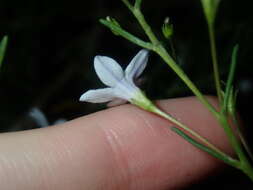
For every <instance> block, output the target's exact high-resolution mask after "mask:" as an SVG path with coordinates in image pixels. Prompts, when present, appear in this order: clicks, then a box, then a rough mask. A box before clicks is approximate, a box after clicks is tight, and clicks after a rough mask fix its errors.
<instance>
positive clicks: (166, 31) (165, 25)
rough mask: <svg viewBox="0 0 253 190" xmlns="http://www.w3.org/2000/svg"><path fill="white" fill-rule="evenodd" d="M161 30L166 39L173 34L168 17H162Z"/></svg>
mask: <svg viewBox="0 0 253 190" xmlns="http://www.w3.org/2000/svg"><path fill="white" fill-rule="evenodd" d="M162 32H163V35H164V37H165V38H166V39H170V38H171V37H172V36H173V33H174V30H173V25H172V24H170V19H169V17H166V18H165V19H164V23H163V26H162Z"/></svg>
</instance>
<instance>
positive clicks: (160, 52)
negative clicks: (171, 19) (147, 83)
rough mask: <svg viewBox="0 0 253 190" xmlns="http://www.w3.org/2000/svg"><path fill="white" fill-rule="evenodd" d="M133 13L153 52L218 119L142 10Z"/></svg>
mask: <svg viewBox="0 0 253 190" xmlns="http://www.w3.org/2000/svg"><path fill="white" fill-rule="evenodd" d="M132 12H133V14H134V16H135V17H136V19H137V20H138V22H139V23H140V25H141V26H142V28H143V30H144V31H145V33H146V35H147V36H148V37H149V39H150V41H151V42H152V44H153V48H152V50H153V51H155V52H156V53H157V54H158V55H160V56H161V57H162V58H163V60H164V61H165V62H166V63H167V64H168V65H169V66H170V67H171V68H172V70H173V71H174V72H175V73H176V74H177V75H178V76H179V77H180V78H181V79H182V80H183V81H184V82H185V84H186V85H187V86H188V87H189V88H190V89H191V91H192V92H193V93H194V94H195V95H196V96H197V97H198V99H199V100H200V101H201V102H202V103H203V104H204V105H205V106H206V107H207V108H208V109H209V110H210V111H211V112H212V113H213V114H214V115H215V116H216V117H218V112H217V111H216V110H215V108H214V107H213V106H212V105H211V104H210V103H209V102H208V100H207V99H206V98H205V97H204V96H203V94H202V93H201V92H200V91H199V89H198V88H197V87H196V86H195V85H194V83H193V82H192V81H191V80H190V79H189V78H188V77H187V75H186V74H185V73H184V71H183V70H182V69H181V68H180V67H179V66H178V65H177V64H176V63H175V61H174V60H173V59H172V57H171V56H170V55H169V54H168V52H167V51H166V49H165V48H164V47H163V46H162V45H161V43H160V42H159V40H158V39H157V38H156V36H155V35H154V33H153V31H152V29H151V27H150V26H149V25H148V23H147V22H146V20H145V18H144V16H143V14H142V13H141V11H140V9H132Z"/></svg>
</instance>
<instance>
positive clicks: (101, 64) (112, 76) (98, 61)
mask: <svg viewBox="0 0 253 190" xmlns="http://www.w3.org/2000/svg"><path fill="white" fill-rule="evenodd" d="M94 67H95V71H96V73H97V75H98V77H99V78H100V80H101V81H102V82H103V83H104V84H106V85H108V86H110V87H114V86H115V85H116V84H117V82H118V81H120V80H121V79H122V78H123V77H124V73H123V70H122V68H121V66H120V65H119V64H118V63H117V62H116V61H114V60H113V59H112V58H110V57H106V56H96V57H95V59H94Z"/></svg>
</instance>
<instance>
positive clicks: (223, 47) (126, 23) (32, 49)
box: [0, 0, 253, 189]
mask: <svg viewBox="0 0 253 190" xmlns="http://www.w3.org/2000/svg"><path fill="white" fill-rule="evenodd" d="M250 5H251V1H250V0H244V1H243V2H239V1H236V0H222V1H221V4H220V9H219V11H218V16H217V22H216V32H217V46H218V56H219V65H220V71H221V78H222V80H224V81H225V80H226V78H227V74H228V68H229V63H230V58H231V52H232V48H233V46H234V44H236V43H238V44H239V45H240V52H239V60H238V69H237V73H236V76H237V77H236V87H237V88H238V89H239V95H238V97H239V100H238V106H239V111H240V113H241V116H242V119H243V122H244V123H245V126H246V127H247V126H249V128H248V134H252V132H253V130H252V129H250V127H251V126H252V122H251V121H250V118H251V117H250V116H251V111H250V108H252V94H253V80H252V76H253V75H252V67H253V66H252V61H253V56H252V52H251V51H252V50H251V49H252V47H251V46H252V41H253V35H252V33H253V27H252V26H253V16H252V14H251V9H252V8H251V6H250ZM143 10H144V11H143V12H144V13H145V15H146V18H147V20H148V22H150V23H151V25H152V27H153V28H154V30H155V32H156V33H157V34H159V35H160V37H161V39H163V40H164V43H168V41H166V39H164V38H163V36H162V31H161V26H162V24H163V21H164V19H165V17H167V16H168V17H170V22H171V23H172V24H173V30H174V37H173V43H174V45H175V50H176V53H177V62H178V64H179V65H180V66H182V67H183V69H184V70H185V71H186V73H187V74H189V76H190V78H191V79H192V80H193V81H194V82H196V84H197V86H199V87H200V88H201V89H202V91H203V92H204V93H206V94H211V95H212V94H214V85H213V79H212V65H211V57H210V52H209V40H208V33H207V25H206V23H205V20H204V15H203V13H202V10H201V4H200V2H198V1H196V0H170V1H162V0H160V1H156V2H154V1H143ZM108 15H110V16H112V17H114V18H115V19H117V20H118V21H119V22H120V23H121V25H122V27H124V28H126V29H128V30H129V31H131V32H132V33H134V34H136V35H137V36H139V37H141V38H143V39H146V36H145V35H144V34H143V33H142V30H141V28H140V27H139V25H138V24H137V22H136V21H135V20H134V18H133V17H132V16H131V14H130V13H129V12H128V10H127V8H125V7H124V5H123V4H122V3H121V1H119V0H111V1H108V0H93V1H73V2H69V1H66V0H61V1H59V0H54V1H47V0H45V1H32V0H26V1H17V0H8V1H7V0H2V1H1V6H0V38H1V39H2V37H3V36H4V35H8V36H9V43H8V48H7V54H6V56H5V59H4V64H3V65H2V67H1V75H0V89H1V90H0V91H1V93H0V105H1V109H0V114H1V117H0V131H13V130H23V129H28V128H33V127H32V126H28V124H27V122H26V120H27V119H26V115H27V113H28V112H29V110H30V109H31V108H33V107H38V108H40V109H41V110H42V111H43V112H44V113H45V115H46V116H47V117H48V119H49V122H52V121H54V120H56V119H58V118H65V119H67V120H70V119H73V118H76V117H78V116H81V115H85V114H88V113H91V112H95V111H98V110H101V109H103V108H104V105H101V104H88V103H80V102H79V101H78V99H79V97H80V95H81V94H82V93H83V92H85V91H86V90H88V89H90V88H97V87H100V86H102V83H101V82H100V81H98V78H97V76H96V74H95V72H94V69H93V57H94V56H95V55H98V54H101V55H107V56H111V57H113V58H115V59H116V60H117V61H118V62H119V63H121V64H122V65H123V67H124V66H125V65H127V64H128V62H129V60H131V58H132V56H134V55H135V54H136V52H137V51H138V50H139V47H137V46H135V45H133V44H131V43H130V42H128V41H126V40H125V39H121V38H120V37H118V36H115V35H113V34H112V33H111V32H110V31H109V30H108V29H106V28H105V27H103V26H102V25H100V24H99V23H98V19H99V18H101V17H103V18H105V17H106V16H108ZM168 48H169V43H168ZM144 77H145V79H146V83H145V85H144V87H143V89H144V90H145V91H146V92H147V94H148V96H149V97H151V98H153V99H158V98H173V97H179V96H188V95H191V93H190V92H189V90H188V89H187V88H186V87H185V86H184V85H183V84H182V82H181V81H180V80H179V79H178V78H177V77H176V76H175V74H174V73H173V72H171V71H170V69H169V68H168V67H167V65H165V64H164V63H163V62H162V61H161V59H160V58H159V57H158V56H157V55H154V54H151V57H150V61H149V65H148V69H147V71H146V72H145V74H144ZM250 125H251V126H250ZM251 128H252V127H251ZM251 136H252V135H251ZM235 173H236V172H235ZM237 175H239V174H237V173H236V174H235V176H236V177H235V178H236V179H238V176H237ZM242 181H243V179H242ZM229 182H231V181H229ZM238 184H240V183H238ZM224 187H225V186H224ZM196 188H197V187H196ZM196 188H195V189H196Z"/></svg>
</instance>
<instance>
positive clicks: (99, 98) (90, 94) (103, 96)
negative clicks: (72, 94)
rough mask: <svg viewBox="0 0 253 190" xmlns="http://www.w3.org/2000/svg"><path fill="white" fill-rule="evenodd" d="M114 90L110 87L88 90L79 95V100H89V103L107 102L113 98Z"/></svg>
mask: <svg viewBox="0 0 253 190" xmlns="http://www.w3.org/2000/svg"><path fill="white" fill-rule="evenodd" d="M113 94H114V91H113V89H112V88H102V89H96V90H89V91H87V92H85V93H84V94H83V95H82V96H81V97H80V99H79V100H80V101H85V102H91V103H103V102H109V101H111V100H113V99H114V98H115V96H114V95H113Z"/></svg>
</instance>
